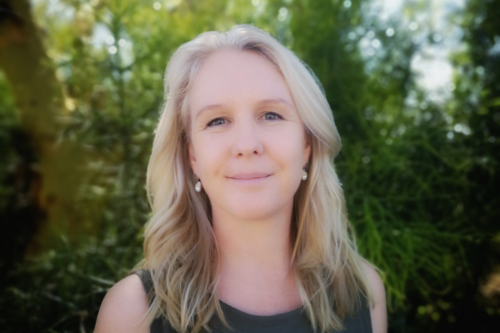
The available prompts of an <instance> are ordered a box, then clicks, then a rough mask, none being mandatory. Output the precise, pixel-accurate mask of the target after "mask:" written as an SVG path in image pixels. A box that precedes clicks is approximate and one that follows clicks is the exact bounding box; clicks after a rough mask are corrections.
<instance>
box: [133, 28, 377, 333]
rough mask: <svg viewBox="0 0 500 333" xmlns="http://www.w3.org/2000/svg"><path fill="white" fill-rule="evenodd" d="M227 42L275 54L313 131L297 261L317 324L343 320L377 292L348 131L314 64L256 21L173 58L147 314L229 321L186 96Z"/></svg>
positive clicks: (154, 162)
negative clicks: (344, 134)
mask: <svg viewBox="0 0 500 333" xmlns="http://www.w3.org/2000/svg"><path fill="white" fill-rule="evenodd" d="M222 49H233V50H240V51H246V52H256V53H257V54H260V55H262V56H264V57H265V58H267V59H268V60H269V61H270V62H272V63H273V64H274V65H275V66H276V67H277V68H278V69H279V70H280V72H281V73H282V75H283V77H284V79H285V81H286V83H287V85H288V87H289V89H290V92H291V95H292V97H293V100H294V103H295V106H296V108H297V110H298V113H299V115H300V117H301V118H302V121H303V122H304V125H305V128H306V130H307V133H308V135H309V136H310V138H311V142H312V153H311V157H310V162H309V166H308V173H309V177H308V179H307V181H305V182H302V184H301V185H300V187H299V189H298V191H297V192H296V193H295V196H294V210H293V218H292V219H293V221H292V229H293V230H292V232H293V235H294V239H295V243H294V249H293V255H292V263H291V264H292V267H293V268H294V271H295V276H296V280H297V285H298V287H299V291H300V296H301V298H302V302H303V306H304V309H305V310H306V312H307V314H308V317H309V319H310V321H311V323H312V326H313V328H314V329H315V330H317V329H319V330H320V331H328V330H336V329H341V328H342V327H343V326H342V319H343V318H344V317H345V316H346V315H348V314H353V313H354V312H355V311H356V308H357V306H361V301H362V298H363V297H367V298H368V299H371V296H370V291H369V290H370V289H369V286H368V283H367V280H366V277H365V275H364V273H363V268H362V261H363V259H362V258H361V256H360V255H359V254H358V251H357V248H356V243H355V240H354V236H353V233H352V230H351V228H350V225H349V222H348V220H347V216H346V207H345V201H344V195H343V191H342V188H341V186H340V182H339V180H338V177H337V174H336V173H335V170H334V166H333V160H334V157H335V156H336V155H337V154H338V152H339V150H340V147H341V142H340V136H339V134H338V131H337V128H336V126H335V123H334V120H333V115H332V112H331V109H330V107H329V105H328V102H327V100H326V98H325V96H324V93H323V92H322V90H321V86H320V84H319V82H317V81H316V80H315V77H314V74H312V72H311V71H310V70H309V69H308V68H307V67H306V66H305V65H304V63H303V62H302V61H301V60H300V59H299V58H298V57H297V56H296V55H295V54H294V53H293V52H292V51H290V50H289V49H287V48H286V47H284V46H283V45H281V44H280V43H279V42H278V41H277V40H276V39H274V38H273V37H272V36H271V35H270V34H268V33H266V32H264V31H262V30H260V29H258V28H256V27H254V26H251V25H237V26H235V27H233V28H232V29H231V30H229V31H227V32H225V33H219V32H215V31H211V32H206V33H203V34H201V35H199V36H198V37H196V38H195V39H193V40H192V41H190V42H188V43H185V44H183V45H182V46H180V47H179V48H178V49H177V51H176V52H175V53H174V54H173V56H172V58H171V59H170V62H169V63H168V65H167V69H166V76H165V98H166V103H165V105H164V108H163V112H162V114H161V117H160V120H159V124H158V127H157V129H156V134H155V139H154V143H153V150H152V154H151V158H150V161H149V165H148V170H147V193H148V199H149V203H150V205H151V208H152V217H151V219H150V220H149V222H148V224H147V227H146V230H145V240H144V260H143V261H142V262H141V263H139V264H138V265H137V266H136V269H139V268H146V269H148V270H149V271H150V272H151V275H152V280H153V285H154V296H155V297H151V298H150V308H149V312H148V316H147V320H146V323H147V324H151V322H152V321H153V320H154V319H155V318H156V317H158V316H163V317H166V319H167V320H168V321H169V323H170V325H171V326H172V327H173V328H174V329H175V330H176V331H178V332H194V333H196V332H199V331H200V330H201V329H203V328H205V329H207V328H208V322H209V320H210V318H211V317H212V316H213V315H214V314H217V315H218V316H219V317H220V318H221V320H222V321H223V322H224V323H226V321H225V318H224V314H223V312H222V309H221V306H220V303H219V300H218V298H217V295H216V293H215V290H216V286H217V282H218V265H219V258H218V251H217V243H216V239H215V236H214V233H213V230H212V227H211V211H210V202H209V198H208V196H207V195H206V194H205V193H204V192H203V191H202V192H200V193H197V192H195V190H194V186H193V185H194V182H195V180H196V178H195V177H194V175H193V172H192V170H191V169H190V167H189V162H188V149H187V144H188V142H189V133H190V129H189V126H190V123H189V119H190V118H189V110H188V106H187V98H186V97H187V94H188V92H189V87H190V85H191V81H192V78H193V77H194V75H195V74H196V73H197V71H198V69H199V68H200V66H201V64H202V63H203V61H204V59H206V58H207V57H208V56H209V55H211V54H213V53H214V52H217V51H219V50H222ZM150 296H151V295H150ZM226 324H227V323H226Z"/></svg>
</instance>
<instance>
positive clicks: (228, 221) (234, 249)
mask: <svg viewBox="0 0 500 333" xmlns="http://www.w3.org/2000/svg"><path fill="white" fill-rule="evenodd" d="M290 221H291V210H290V212H289V213H288V214H276V215H273V216H269V217H266V218H264V219H260V220H243V219H238V218H234V217H232V216H230V215H228V214H225V213H224V212H216V211H214V218H213V228H214V233H215V237H216V239H217V245H218V247H219V254H220V260H221V266H222V267H224V266H225V267H226V268H230V267H235V268H236V267H238V268H241V267H248V268H250V267H254V268H255V269H259V270H261V271H262V270H267V269H270V270H273V271H274V272H276V269H281V270H285V271H288V270H289V268H290V261H291V254H292V241H291V228H290V227H291V226H290Z"/></svg>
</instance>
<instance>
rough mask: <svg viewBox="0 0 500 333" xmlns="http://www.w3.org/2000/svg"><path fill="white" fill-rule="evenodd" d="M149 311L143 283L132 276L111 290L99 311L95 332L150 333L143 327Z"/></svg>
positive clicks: (134, 275)
mask: <svg viewBox="0 0 500 333" xmlns="http://www.w3.org/2000/svg"><path fill="white" fill-rule="evenodd" d="M147 310H148V300H147V297H146V292H145V290H144V287H143V286H142V282H141V280H140V279H139V276H137V275H136V274H131V275H129V276H127V277H126V278H124V279H122V280H120V281H118V282H117V283H116V284H115V285H114V286H113V287H112V288H111V289H109V291H108V293H107V294H106V296H105V297H104V300H103V301H102V304H101V308H100V309H99V314H98V316H97V323H96V326H95V330H94V332H95V333H108V332H123V333H127V332H134V333H148V332H149V328H148V327H146V326H145V325H143V323H144V318H145V317H146V312H147Z"/></svg>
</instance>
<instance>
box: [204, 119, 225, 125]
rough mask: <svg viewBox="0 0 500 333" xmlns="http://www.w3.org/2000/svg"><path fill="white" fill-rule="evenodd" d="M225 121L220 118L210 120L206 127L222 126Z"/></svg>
mask: <svg viewBox="0 0 500 333" xmlns="http://www.w3.org/2000/svg"><path fill="white" fill-rule="evenodd" d="M224 122H225V120H224V119H222V118H215V119H213V120H211V121H210V122H209V123H208V124H207V127H212V126H217V125H224Z"/></svg>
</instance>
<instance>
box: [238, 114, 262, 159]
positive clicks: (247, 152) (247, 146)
mask: <svg viewBox="0 0 500 333" xmlns="http://www.w3.org/2000/svg"><path fill="white" fill-rule="evenodd" d="M233 131H234V132H233V137H234V139H233V140H234V142H233V145H232V151H231V152H232V155H233V156H234V157H249V156H254V155H255V156H258V155H261V154H262V152H263V151H264V147H263V145H262V140H261V136H260V135H259V129H258V124H257V123H256V121H255V120H254V119H251V118H250V117H248V118H245V119H239V121H237V124H236V126H235V127H234V129H233Z"/></svg>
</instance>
